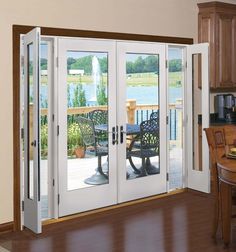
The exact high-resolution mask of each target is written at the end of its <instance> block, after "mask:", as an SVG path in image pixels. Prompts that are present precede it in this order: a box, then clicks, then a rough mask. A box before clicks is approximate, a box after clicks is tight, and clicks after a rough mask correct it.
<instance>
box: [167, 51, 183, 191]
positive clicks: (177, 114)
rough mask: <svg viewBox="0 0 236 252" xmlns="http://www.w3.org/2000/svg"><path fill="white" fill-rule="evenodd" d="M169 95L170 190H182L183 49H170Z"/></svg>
mask: <svg viewBox="0 0 236 252" xmlns="http://www.w3.org/2000/svg"><path fill="white" fill-rule="evenodd" d="M168 57H169V58H168V63H169V64H168V65H169V68H168V69H169V74H168V76H169V78H168V93H169V101H168V103H169V106H168V113H169V127H168V129H169V132H168V136H169V189H170V190H172V189H176V188H181V187H182V183H183V124H182V121H183V97H184V96H183V94H184V90H183V89H184V86H183V84H184V69H183V67H182V66H183V63H184V62H183V49H182V48H180V47H169V48H168Z"/></svg>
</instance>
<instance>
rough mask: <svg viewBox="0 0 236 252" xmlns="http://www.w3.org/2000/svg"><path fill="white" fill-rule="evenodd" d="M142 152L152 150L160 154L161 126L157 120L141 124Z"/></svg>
mask: <svg viewBox="0 0 236 252" xmlns="http://www.w3.org/2000/svg"><path fill="white" fill-rule="evenodd" d="M140 143H141V152H142V151H145V150H152V151H154V152H156V153H157V154H158V150H159V144H160V138H159V124H158V122H157V121H156V120H146V121H143V122H142V123H141V124H140Z"/></svg>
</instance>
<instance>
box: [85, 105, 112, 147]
mask: <svg viewBox="0 0 236 252" xmlns="http://www.w3.org/2000/svg"><path fill="white" fill-rule="evenodd" d="M88 116H89V118H90V119H91V120H92V121H93V124H94V127H96V126H97V125H102V124H108V111H107V110H101V109H96V110H93V111H91V112H89V113H88ZM95 133H96V137H97V138H98V139H99V142H100V144H101V145H104V146H107V145H108V133H107V132H104V131H102V132H101V131H95Z"/></svg>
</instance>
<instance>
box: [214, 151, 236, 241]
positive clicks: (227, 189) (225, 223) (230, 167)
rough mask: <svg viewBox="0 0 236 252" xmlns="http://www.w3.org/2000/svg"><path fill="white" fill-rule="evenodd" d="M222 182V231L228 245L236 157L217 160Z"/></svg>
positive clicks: (235, 180)
mask: <svg viewBox="0 0 236 252" xmlns="http://www.w3.org/2000/svg"><path fill="white" fill-rule="evenodd" d="M217 169H218V177H219V183H220V197H221V200H220V209H221V213H222V233H223V241H224V244H225V245H226V246H228V245H229V243H230V240H231V217H232V186H236V159H233V158H229V157H226V156H223V157H222V158H220V159H219V160H218V161H217Z"/></svg>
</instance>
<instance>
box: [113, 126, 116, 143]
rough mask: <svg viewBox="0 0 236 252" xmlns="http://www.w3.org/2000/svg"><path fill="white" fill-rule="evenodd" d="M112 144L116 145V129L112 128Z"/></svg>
mask: <svg viewBox="0 0 236 252" xmlns="http://www.w3.org/2000/svg"><path fill="white" fill-rule="evenodd" d="M112 144H113V145H115V144H116V127H112Z"/></svg>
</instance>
